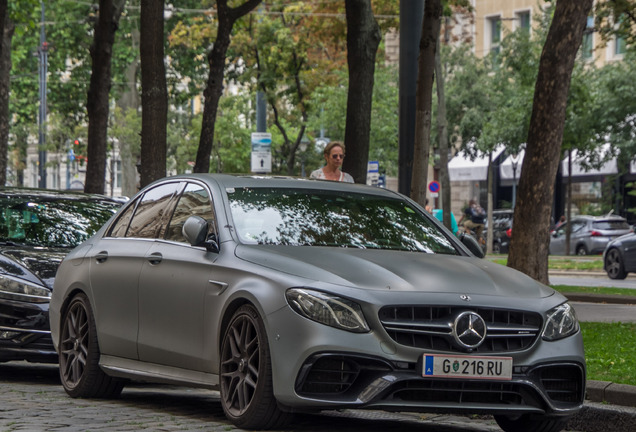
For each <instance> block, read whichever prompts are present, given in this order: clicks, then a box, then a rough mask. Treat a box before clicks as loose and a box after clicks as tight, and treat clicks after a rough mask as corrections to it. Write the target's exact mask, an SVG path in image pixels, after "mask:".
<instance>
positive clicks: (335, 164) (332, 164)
mask: <svg viewBox="0 0 636 432" xmlns="http://www.w3.org/2000/svg"><path fill="white" fill-rule="evenodd" d="M324 155H325V161H326V162H327V164H326V165H325V166H324V167H322V168H318V169H317V170H316V171H313V172H312V173H311V174H310V175H309V178H312V179H320V180H331V181H341V182H347V183H353V177H351V175H349V174H347V173H346V172H343V171H341V169H340V168H341V167H342V162H343V160H344V156H345V146H344V143H343V142H341V141H331V142H330V143H329V144H327V145H326V146H325V151H324Z"/></svg>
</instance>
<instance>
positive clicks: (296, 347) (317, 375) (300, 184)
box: [50, 174, 585, 431]
mask: <svg viewBox="0 0 636 432" xmlns="http://www.w3.org/2000/svg"><path fill="white" fill-rule="evenodd" d="M469 248H474V249H473V250H476V251H479V245H477V244H476V243H475V242H474V240H472V239H471V238H470V237H464V238H463V240H462V239H459V240H458V239H457V238H456V237H455V236H453V235H452V234H451V233H450V232H449V231H447V230H446V229H445V228H443V227H442V226H441V225H440V224H439V222H438V221H437V220H436V219H435V218H433V217H432V216H431V215H429V214H428V213H427V212H426V211H424V209H423V208H422V207H420V206H419V205H417V204H416V203H414V202H413V201H411V200H410V199H408V198H406V197H404V196H402V195H399V194H397V193H395V192H391V191H387V190H385V189H380V188H373V187H368V186H364V185H355V184H343V183H338V182H328V181H319V180H300V179H284V178H265V177H249V176H243V177H240V176H228V175H210V174H208V175H205V174H201V175H189V176H176V177H171V178H166V179H163V180H160V181H157V182H155V183H154V184H152V185H150V186H148V187H146V188H145V189H144V190H142V191H141V192H140V193H139V194H138V195H137V196H136V197H135V198H134V199H132V200H131V201H130V202H129V203H128V204H127V205H126V206H125V207H123V208H122V210H121V211H120V212H119V213H118V215H117V216H116V217H115V218H114V219H113V220H112V221H111V222H109V223H108V224H107V225H106V226H104V227H103V228H102V229H101V230H100V231H98V232H97V234H96V235H95V236H93V237H92V238H91V239H89V240H88V241H86V242H85V243H83V244H82V245H80V246H79V247H78V248H76V249H75V250H74V251H73V252H72V253H71V254H70V255H68V256H67V257H66V259H65V260H64V261H63V263H62V265H61V266H60V269H59V272H58V275H57V278H56V280H55V288H54V290H53V298H52V300H51V312H50V317H51V327H52V332H53V340H54V343H55V346H56V349H57V350H58V352H59V354H60V376H61V381H62V384H63V386H64V388H65V390H66V392H67V393H68V394H69V395H70V396H72V397H115V396H118V395H119V394H120V393H121V391H122V389H123V388H124V386H125V384H126V382H127V381H128V380H142V381H150V382H161V383H173V384H179V385H190V386H200V387H207V388H211V389H218V390H219V391H220V395H221V404H222V407H223V410H224V412H225V414H226V416H227V417H228V419H229V420H230V421H231V422H232V423H234V424H235V425H236V426H237V427H240V428H245V429H267V428H274V427H280V426H281V425H282V424H284V423H286V422H288V421H289V420H290V419H291V415H292V414H293V413H294V412H309V411H319V410H328V409H343V408H368V409H386V410H399V411H421V412H456V413H490V414H493V415H494V416H495V419H496V420H497V422H498V423H499V425H500V426H501V428H502V429H503V430H505V431H536V430H542V431H559V430H561V429H562V428H563V427H564V426H565V423H566V422H567V419H568V418H569V417H570V416H572V415H573V414H575V413H576V412H577V411H578V410H579V409H581V408H582V404H583V399H584V394H585V357H584V352H583V342H582V337H581V332H580V329H579V324H578V321H577V319H576V316H575V314H574V310H573V309H572V308H571V307H570V305H569V304H568V303H567V301H566V299H565V298H564V297H563V296H562V295H560V294H559V293H557V292H555V291H554V290H553V289H551V288H549V287H547V286H544V285H541V284H539V283H538V282H536V281H535V280H533V279H531V278H529V277H527V276H525V275H523V274H521V273H519V272H517V271H515V270H512V269H510V268H507V267H503V266H500V265H497V264H493V263H491V262H489V261H486V260H482V259H479V258H477V257H475V256H474V255H473V254H472V253H471V252H470V250H469Z"/></svg>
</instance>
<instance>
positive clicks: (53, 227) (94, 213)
mask: <svg viewBox="0 0 636 432" xmlns="http://www.w3.org/2000/svg"><path fill="white" fill-rule="evenodd" d="M122 203H123V202H122V201H121V200H116V199H111V198H108V197H105V196H101V195H89V194H84V193H77V192H73V193H72V192H66V191H64V192H62V191H53V190H39V189H19V188H5V189H0V362H5V361H11V360H27V361H31V362H42V363H56V362H57V354H56V352H55V350H54V348H53V343H52V341H51V333H50V330H49V316H48V313H49V300H50V298H51V290H52V289H53V280H54V278H55V272H56V271H57V268H58V266H59V264H60V262H61V261H62V259H63V258H64V257H65V256H66V254H67V253H68V252H70V251H71V250H72V249H73V248H74V247H75V246H77V245H78V244H80V243H81V242H83V241H84V240H86V239H87V238H89V237H90V236H92V235H93V233H95V231H97V230H98V229H99V228H100V227H101V226H102V225H103V224H104V223H105V222H106V221H108V219H109V218H110V217H111V216H112V215H113V214H114V213H115V212H116V211H117V210H118V209H119V207H120V206H121V205H122Z"/></svg>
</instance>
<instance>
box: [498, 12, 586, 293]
mask: <svg viewBox="0 0 636 432" xmlns="http://www.w3.org/2000/svg"><path fill="white" fill-rule="evenodd" d="M592 3H593V0H578V1H565V0H558V1H557V4H556V8H555V11H554V16H553V19H552V24H551V25H550V30H549V31H548V37H547V39H546V42H545V45H544V47H543V52H542V53H541V60H540V62H539V74H538V76H537V83H536V86H535V93H534V101H533V105H532V115H531V117H530V131H529V133H528V141H527V145H526V153H525V157H524V160H523V168H522V170H521V177H520V179H519V190H518V196H517V202H516V206H515V212H514V221H515V226H514V236H513V237H512V241H511V244H510V253H509V256H508V265H509V266H510V267H513V268H515V269H517V270H520V271H522V272H523V273H525V274H527V275H528V276H530V277H532V278H534V279H536V280H538V281H539V282H542V283H544V284H548V282H549V280H548V250H549V241H550V237H549V227H550V211H551V208H552V200H553V197H554V183H555V180H556V174H557V170H558V166H559V161H560V155H561V142H562V139H563V128H564V123H565V112H566V106H567V99H568V93H569V89H570V79H571V77H572V69H573V67H574V60H575V58H576V54H577V51H578V49H579V46H580V45H581V40H582V36H583V30H584V29H585V26H586V20H587V16H588V14H589V13H590V10H591V9H592Z"/></svg>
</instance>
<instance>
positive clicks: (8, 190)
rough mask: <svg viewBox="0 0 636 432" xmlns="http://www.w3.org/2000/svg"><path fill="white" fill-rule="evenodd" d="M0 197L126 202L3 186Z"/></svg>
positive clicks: (93, 196) (89, 195)
mask: <svg viewBox="0 0 636 432" xmlns="http://www.w3.org/2000/svg"><path fill="white" fill-rule="evenodd" d="M0 196H2V197H19V198H27V197H38V198H50V199H67V200H87V199H89V200H98V201H112V202H117V203H120V204H121V203H122V202H125V201H126V200H127V198H125V197H119V198H117V197H116V198H113V197H109V196H106V195H101V194H91V193H85V192H82V191H74V190H57V189H37V188H27V187H12V186H5V187H0Z"/></svg>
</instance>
